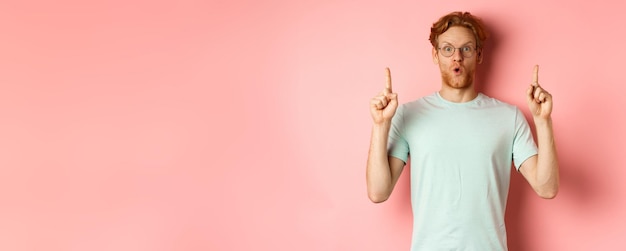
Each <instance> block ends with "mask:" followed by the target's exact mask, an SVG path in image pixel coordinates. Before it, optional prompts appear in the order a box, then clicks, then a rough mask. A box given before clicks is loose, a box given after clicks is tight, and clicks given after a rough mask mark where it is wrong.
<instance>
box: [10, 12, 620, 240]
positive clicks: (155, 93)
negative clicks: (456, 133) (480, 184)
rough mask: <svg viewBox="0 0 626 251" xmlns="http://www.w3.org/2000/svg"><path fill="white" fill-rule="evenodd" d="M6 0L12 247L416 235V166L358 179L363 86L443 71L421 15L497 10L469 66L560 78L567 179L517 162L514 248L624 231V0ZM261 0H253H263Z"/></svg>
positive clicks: (515, 92) (517, 93) (412, 83)
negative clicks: (371, 183)
mask: <svg viewBox="0 0 626 251" xmlns="http://www.w3.org/2000/svg"><path fill="white" fill-rule="evenodd" d="M12 2H14V3H9V2H8V1H4V2H1V3H0V114H1V116H2V120H1V121H2V122H1V123H0V168H1V169H0V170H1V173H0V203H1V204H0V250H20V251H21V250H94V251H97V250H303V251H307V250H408V248H409V245H410V236H411V227H412V222H411V219H412V216H411V211H410V204H409V191H408V175H407V174H408V173H407V172H405V173H404V174H403V176H402V178H401V180H400V182H399V184H398V186H397V187H396V190H395V191H394V193H393V195H392V197H391V198H390V200H389V201H387V202H386V203H383V204H372V203H371V202H369V200H368V199H367V195H366V189H365V161H366V156H367V149H368V144H369V134H370V128H371V118H370V116H369V111H368V102H369V99H370V98H371V97H372V96H373V95H375V94H376V93H378V92H379V91H380V90H381V89H382V88H383V86H384V67H386V66H389V67H390V68H391V70H392V74H393V80H394V91H395V92H397V93H398V94H399V98H400V102H407V101H410V100H413V99H415V98H417V97H419V96H422V95H426V94H430V93H432V92H434V91H436V90H438V88H439V83H440V82H439V75H438V70H437V67H436V66H435V65H434V64H433V63H432V60H431V55H430V48H431V47H430V44H429V43H428V40H427V38H428V32H429V28H430V25H431V24H432V22H434V21H435V20H436V19H437V18H438V17H440V16H441V15H443V14H446V13H448V12H450V11H454V10H467V11H471V12H472V13H474V14H476V15H479V16H481V17H483V19H484V21H485V22H486V24H487V25H488V27H489V28H490V29H491V32H492V34H493V35H492V40H491V41H490V42H488V45H487V46H488V48H487V55H486V59H485V63H484V64H483V65H481V67H483V68H482V70H480V72H479V74H480V76H479V81H478V82H479V83H480V84H481V85H482V87H481V89H482V90H483V91H484V92H485V93H487V94H488V95H491V96H494V97H497V98H499V99H501V100H504V101H507V102H509V103H513V104H516V105H519V106H520V107H521V108H522V110H524V111H526V112H527V107H526V104H525V100H524V94H525V90H526V87H527V85H528V84H529V82H530V80H531V77H532V66H533V65H534V64H539V65H540V73H539V79H540V83H541V84H542V85H543V86H544V87H545V88H546V89H547V90H548V91H550V92H551V93H552V94H553V95H554V100H555V108H554V113H553V119H554V128H555V131H556V139H557V144H558V151H559V156H560V161H561V191H560V193H559V195H558V196H557V198H556V199H554V200H542V199H540V198H538V197H537V196H536V195H534V194H533V192H532V190H531V189H530V187H529V185H528V184H527V183H525V181H524V180H523V178H522V177H521V175H519V174H517V173H514V175H513V177H512V188H511V192H510V197H509V205H508V211H507V223H508V229H509V246H510V250H512V251H531V250H532V251H534V250H618V249H620V248H626V241H625V240H624V237H625V236H626V229H625V223H626V182H624V177H626V169H625V168H624V156H625V154H626V152H625V149H626V143H625V142H626V133H625V130H624V128H626V124H625V123H626V116H625V115H626V113H625V112H624V108H626V99H625V98H624V97H623V96H624V92H625V91H626V87H625V85H626V69H625V63H624V60H625V59H626V48H625V46H626V36H625V35H624V34H623V33H624V27H623V22H622V21H621V19H622V17H623V10H624V6H622V4H618V3H617V2H618V1H603V0H597V1H587V2H584V1H582V2H581V1H579V2H576V3H571V2H559V3H550V2H549V1H542V0H528V1H516V2H511V1H499V0H473V1H445V2H433V1H379V2H374V1H370V2H365V1H347V0H342V1H319V0H318V1H297V2H296V1H287V0H282V1H280V0H275V1H209V2H205V1H190V0H184V1H169V3H166V2H164V1H148V0H145V1H121V0H118V1H79V0H61V1H12ZM260 2H263V3H260Z"/></svg>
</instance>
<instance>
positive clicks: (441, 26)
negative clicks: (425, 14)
mask: <svg viewBox="0 0 626 251" xmlns="http://www.w3.org/2000/svg"><path fill="white" fill-rule="evenodd" d="M454 26H461V27H465V28H468V29H470V30H472V33H474V38H475V39H476V47H478V48H483V45H484V43H485V40H487V37H488V36H489V34H488V33H487V31H486V30H485V26H484V25H483V22H482V20H480V18H478V17H476V16H474V15H472V14H470V13H469V12H460V11H457V12H452V13H450V14H448V15H445V16H443V17H441V18H439V21H437V22H435V23H433V27H431V28H430V38H429V39H428V40H430V43H431V44H432V45H433V47H435V48H436V47H437V46H438V44H437V43H438V41H437V38H438V37H439V35H441V34H443V33H444V32H446V31H447V30H448V29H449V28H450V27H454Z"/></svg>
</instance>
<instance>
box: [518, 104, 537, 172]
mask: <svg viewBox="0 0 626 251" xmlns="http://www.w3.org/2000/svg"><path fill="white" fill-rule="evenodd" d="M536 154H537V144H536V143H535V140H534V139H533V134H532V132H531V130H530V126H529V125H528V121H526V118H525V117H524V114H523V113H522V112H521V111H520V110H519V109H516V111H515V138H514V139H513V164H514V165H515V169H516V170H518V171H519V168H520V167H521V165H522V163H524V161H526V160H527V159H528V158H530V157H532V156H534V155H536Z"/></svg>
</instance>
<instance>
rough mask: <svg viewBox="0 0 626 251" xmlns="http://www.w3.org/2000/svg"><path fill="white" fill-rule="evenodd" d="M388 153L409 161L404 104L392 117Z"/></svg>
mask: <svg viewBox="0 0 626 251" xmlns="http://www.w3.org/2000/svg"><path fill="white" fill-rule="evenodd" d="M387 154H388V155H390V156H393V157H396V158H398V159H401V160H402V161H404V163H407V161H408V158H409V143H408V142H407V141H406V137H405V123H404V106H399V107H398V110H396V114H395V115H394V116H393V118H392V119H391V128H390V129H389V138H388V141H387Z"/></svg>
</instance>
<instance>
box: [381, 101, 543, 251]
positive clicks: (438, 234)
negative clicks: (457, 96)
mask: <svg viewBox="0 0 626 251" xmlns="http://www.w3.org/2000/svg"><path fill="white" fill-rule="evenodd" d="M388 152H389V155H390V156H393V157H396V158H398V159H401V160H403V161H404V162H405V163H406V162H407V161H408V159H409V156H410V160H411V204H412V208H413V219H414V220H413V238H412V244H411V250H412V251H418V250H419V251H422V250H427V251H435V250H477V251H484V250H507V246H506V228H505V225H504V210H505V207H506V200H507V196H508V190H509V181H510V174H511V164H512V163H513V164H514V165H515V168H517V169H519V167H520V166H521V164H522V163H523V162H524V161H525V160H526V159H528V158H529V157H531V156H533V155H535V154H537V146H536V144H535V141H534V140H533V137H532V133H531V131H530V128H529V126H528V122H526V119H525V118H524V115H523V114H522V112H521V111H520V110H519V109H518V108H517V107H515V106H513V105H510V104H507V103H504V102H501V101H499V100H496V99H494V98H491V97H488V96H486V95H484V94H482V93H481V94H479V95H478V96H477V97H476V98H475V99H474V100H472V101H469V102H465V103H453V102H449V101H447V100H445V99H443V98H442V97H441V96H440V95H439V93H438V92H436V93H434V94H432V95H429V96H426V97H423V98H420V99H418V100H416V101H413V102H410V103H406V104H403V105H401V106H400V107H398V110H397V111H396V115H395V116H394V117H393V120H392V126H391V130H390V132H389V145H388Z"/></svg>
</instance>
